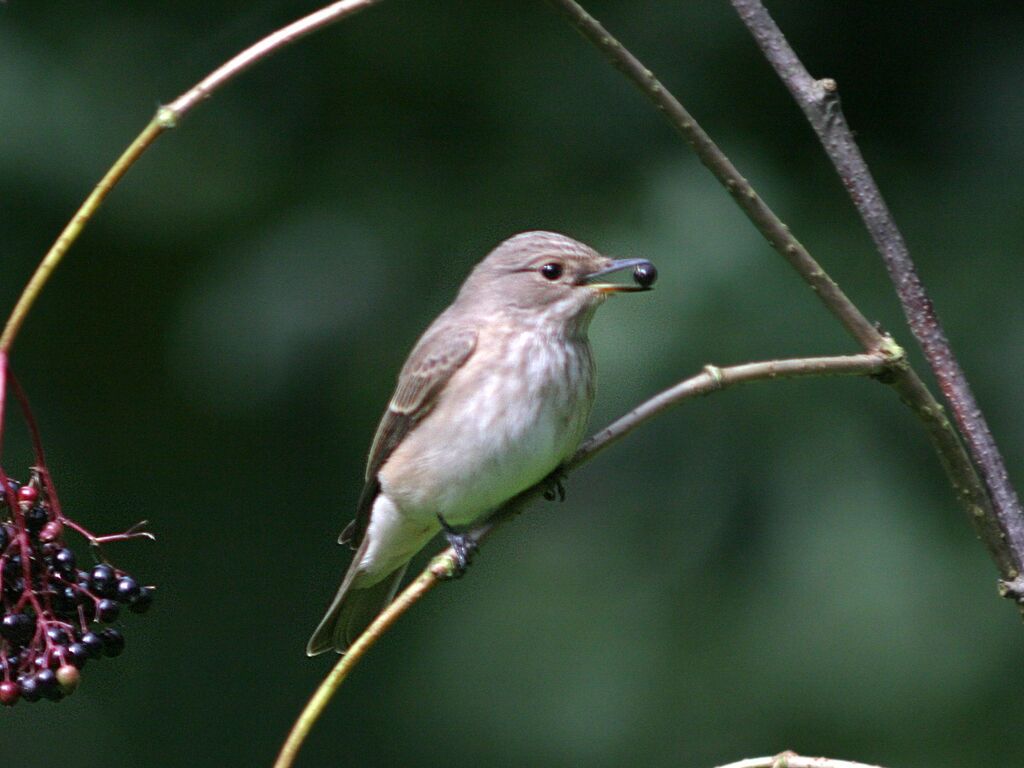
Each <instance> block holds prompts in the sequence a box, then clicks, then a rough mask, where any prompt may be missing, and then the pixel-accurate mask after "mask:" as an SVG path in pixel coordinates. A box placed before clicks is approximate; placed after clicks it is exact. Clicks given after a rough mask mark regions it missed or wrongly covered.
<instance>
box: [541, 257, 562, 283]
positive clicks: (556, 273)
mask: <svg viewBox="0 0 1024 768" xmlns="http://www.w3.org/2000/svg"><path fill="white" fill-rule="evenodd" d="M540 273H541V275H543V276H544V279H545V280H557V279H558V278H560V277H561V276H562V265H561V264H559V263H558V262H557V261H551V262H548V263H547V264H545V265H544V266H543V267H541V268H540Z"/></svg>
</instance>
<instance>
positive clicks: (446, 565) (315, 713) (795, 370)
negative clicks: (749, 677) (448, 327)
mask: <svg viewBox="0 0 1024 768" xmlns="http://www.w3.org/2000/svg"><path fill="white" fill-rule="evenodd" d="M900 363H901V361H900V360H899V359H894V358H893V357H891V356H889V355H886V354H883V353H876V354H864V355H843V356H835V357H810V358H798V359H790V360H768V361H765V362H758V363H747V364H745V365H735V366H729V367H727V368H719V367H717V366H713V365H708V366H705V367H704V370H703V371H702V372H701V373H699V374H697V375H696V376H693V377H691V378H689V379H685V380H684V381H681V382H679V383H678V384H676V385H675V386H673V387H670V388H669V389H666V390H665V391H664V392H661V393H660V394H657V395H655V396H654V397H652V398H650V399H649V400H647V401H645V402H643V403H641V404H640V405H638V406H637V407H636V408H634V409H633V410H632V411H630V412H629V413H627V414H626V415H625V416H622V417H621V418H619V419H618V420H616V421H615V422H613V423H612V424H610V425H609V426H607V427H605V428H604V429H602V430H601V431H599V432H597V433H596V434H594V435H593V436H592V437H591V438H590V439H588V440H587V441H586V442H584V443H583V445H581V446H580V448H579V450H577V451H576V453H575V454H574V455H573V457H572V458H571V459H570V460H569V461H568V462H566V465H565V467H564V469H565V470H567V471H568V470H572V469H575V468H577V467H579V466H581V465H582V464H585V463H586V462H588V461H590V460H591V459H592V458H594V457H595V456H596V455H597V454H598V453H600V452H601V451H603V450H604V449H605V448H607V447H608V446H610V445H612V444H613V443H615V442H617V441H619V440H621V439H622V438H623V437H625V436H626V435H627V434H629V433H630V432H632V431H633V430H634V429H636V428H637V427H638V426H640V425H641V424H643V423H645V422H647V421H650V420H651V419H652V418H654V417H655V416H657V415H658V414H659V413H662V412H663V411H665V410H666V409H667V408H669V407H671V406H673V405H677V404H678V403H681V402H683V401H684V400H688V399H691V398H694V397H698V396H700V395H707V394H711V393H712V392H720V391H722V390H723V389H726V388H727V387H731V386H734V385H737V384H745V383H749V382H753V381H771V380H774V379H797V378H811V377H814V378H820V377H824V376H882V375H884V374H885V373H886V372H888V371H890V370H892V369H893V368H894V367H896V366H898V365H899V364H900ZM546 485H547V483H546V481H542V482H540V483H538V484H537V485H534V486H532V487H531V488H528V489H526V490H525V491H523V492H522V493H520V494H519V495H518V496H516V497H514V498H513V499H511V500H510V501H508V502H507V503H506V504H504V505H503V506H502V507H501V509H499V510H498V511H497V512H496V513H495V514H494V515H492V516H491V517H490V518H489V519H488V520H486V521H485V522H484V523H482V524H480V525H478V526H476V527H475V528H474V529H473V530H472V531H471V534H470V535H472V537H473V539H474V540H475V541H476V542H478V543H479V542H481V541H483V540H484V539H485V538H487V537H488V536H489V535H490V534H491V533H492V532H493V531H494V530H495V529H496V528H497V527H498V526H499V525H500V524H501V523H503V522H504V521H506V520H508V519H509V518H510V517H512V516H514V515H515V514H517V513H518V512H519V511H520V509H521V508H522V507H523V505H525V504H526V503H527V502H529V501H531V500H532V499H534V498H535V497H537V496H539V495H540V494H541V493H542V492H543V491H544V489H545V488H546ZM455 563H456V558H455V551H454V550H453V549H452V548H451V547H448V548H447V549H445V550H443V551H442V552H441V553H440V554H438V555H437V556H436V557H434V558H433V559H432V560H431V561H430V563H429V564H428V565H427V567H426V568H425V569H424V570H423V572H422V573H420V575H419V576H417V577H416V578H415V579H414V580H413V581H412V582H411V583H410V584H409V586H408V587H406V588H405V589H404V590H403V591H402V592H401V594H399V596H398V597H397V598H395V600H394V601H393V602H392V603H391V604H390V605H389V606H388V607H387V608H385V609H384V610H383V611H382V612H381V613H380V614H379V615H378V616H377V618H376V619H374V620H373V623H372V624H370V626H369V627H367V628H366V630H365V631H364V632H363V634H361V635H360V636H359V637H358V639H357V640H356V641H355V643H353V644H352V645H351V646H350V647H349V649H348V650H347V651H346V652H345V655H344V656H342V657H341V658H340V659H339V660H338V662H337V663H336V664H335V665H334V668H333V669H332V670H331V672H330V674H328V675H327V677H325V678H324V679H323V681H321V683H320V685H319V686H318V687H317V689H316V691H315V693H314V694H313V696H312V698H310V700H309V702H308V703H307V704H306V706H305V707H304V708H303V710H302V713H301V714H300V715H299V717H298V719H297V720H296V721H295V724H294V725H293V726H292V729H291V731H289V733H288V738H287V739H286V741H285V743H284V746H283V747H282V748H281V752H280V753H279V754H278V757H277V760H276V761H275V763H274V768H288V767H289V766H291V765H292V763H293V762H294V760H295V757H296V755H297V754H298V752H299V749H300V748H301V747H302V744H303V742H305V740H306V737H307V736H308V735H309V732H310V730H311V729H312V728H313V725H314V724H315V723H316V721H317V720H318V719H319V718H320V715H321V714H323V712H324V710H325V709H326V707H327V704H328V703H329V702H330V700H331V698H332V697H333V696H334V694H335V693H336V692H337V690H338V688H340V687H341V684H342V683H343V682H344V681H345V678H347V677H348V674H349V672H351V671H352V668H353V667H355V665H356V664H357V663H359V661H360V660H361V659H362V658H363V656H364V655H365V654H366V652H367V651H368V650H370V648H371V647H372V646H373V645H374V644H375V643H376V642H377V641H378V640H379V639H380V638H381V636H382V635H383V634H384V633H385V632H386V631H387V630H388V628H390V627H391V625H392V624H394V623H395V622H396V621H397V620H398V619H399V617H401V616H402V615H403V614H404V613H405V612H406V611H408V610H409V609H410V608H411V607H412V606H413V605H415V604H416V603H417V602H418V601H419V600H420V599H421V598H422V597H423V596H424V595H426V594H427V593H428V592H429V591H430V590H431V589H433V588H434V587H436V586H437V585H438V584H439V583H440V582H442V581H444V580H445V579H448V578H451V576H452V574H453V573H455ZM794 768H798V767H797V766H794ZM837 768H843V766H838V767H837Z"/></svg>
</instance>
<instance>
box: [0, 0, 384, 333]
mask: <svg viewBox="0 0 1024 768" xmlns="http://www.w3.org/2000/svg"><path fill="white" fill-rule="evenodd" d="M378 2H380V0H341V2H336V3H332V4H331V5H328V6H326V7H325V8H321V9H320V10H319V11H315V12H313V13H311V14H309V15H308V16H305V17H303V18H301V19H299V20H298V21H296V22H293V23H292V24H289V25H288V26H287V27H284V28H282V29H279V30H278V31H277V32H274V33H272V34H270V35H268V36H267V37H265V38H263V39H262V40H260V41H259V42H258V43H256V44H255V45H252V46H250V47H249V48H246V49H245V50H244V51H242V52H241V53H240V54H238V55H237V56H235V57H234V58H233V59H231V60H230V61H228V62H227V63H225V64H223V65H222V66H220V67H218V68H217V69H215V70H214V71H213V72H212V73H211V74H210V75H208V76H207V77H205V78H204V79H203V80H202V81H200V82H199V83H198V84H196V85H194V86H193V87H192V88H190V89H189V90H187V91H185V93H183V94H182V95H181V96H179V97H178V98H177V99H175V100H174V101H172V102H171V103H170V104H168V105H166V106H163V107H160V109H159V110H157V113H156V115H155V116H154V117H153V119H152V120H150V121H149V123H148V124H147V125H146V127H145V128H143V129H142V133H140V134H139V135H138V136H137V137H136V138H135V140H134V141H132V143H131V144H130V145H129V146H128V148H127V149H126V150H125V151H124V153H123V154H122V155H121V157H119V158H118V159H117V162H115V163H114V164H113V165H112V166H111V167H110V170H108V171H107V172H106V173H105V174H104V175H103V178H102V179H100V182H99V184H97V185H96V187H95V188H94V189H93V191H92V192H91V193H90V194H89V196H88V197H87V198H86V199H85V202H83V203H82V205H81V207H80V208H79V209H78V210H77V211H76V212H75V215H74V216H72V217H71V221H69V222H68V223H67V224H66V225H65V227H64V229H63V230H61V233H60V235H58V237H57V240H56V241H55V242H54V244H53V245H52V246H50V250H49V251H47V252H46V255H45V256H43V259H42V261H40V262H39V266H37V267H36V271H35V272H34V273H33V274H32V277H31V278H30V279H29V281H28V284H27V285H26V286H25V288H24V290H23V291H22V292H21V296H20V297H19V298H18V302H17V304H15V306H14V309H13V310H12V311H11V314H10V316H9V317H8V319H7V323H6V324H5V325H4V329H3V332H2V333H0V352H3V353H9V352H10V349H11V346H12V345H13V344H14V339H15V338H16V337H17V335H18V331H20V330H21V326H22V324H23V323H24V322H25V318H26V317H27V316H28V313H29V310H31V309H32V305H33V304H35V302H36V299H37V298H39V294H40V293H42V290H43V288H44V287H45V286H46V283H47V281H48V280H49V279H50V275H51V274H52V273H53V271H54V270H55V269H56V268H57V267H58V266H59V265H60V263H61V261H62V260H63V259H64V256H65V254H66V253H67V252H68V249H70V248H71V246H72V244H73V243H74V242H75V240H77V239H78V236H79V235H80V234H81V232H82V230H83V229H85V225H86V224H88V223H89V221H90V220H91V219H92V217H93V215H94V214H95V213H96V211H97V210H98V209H99V207H100V206H101V205H102V204H103V201H104V200H106V199H107V195H109V194H110V192H111V190H113V188H114V187H115V186H116V185H117V183H118V182H119V181H120V180H121V179H122V178H123V177H124V175H125V174H126V173H127V172H128V169H129V168H131V167H132V165H134V164H135V161H136V160H138V159H139V157H141V156H142V153H143V152H145V151H146V149H148V148H149V146H150V145H151V144H152V143H153V142H154V141H156V139H157V138H158V137H159V136H160V134H162V133H163V132H164V131H166V130H167V129H169V128H174V127H175V126H176V125H177V124H178V121H180V120H181V118H182V117H184V116H185V114H186V113H188V112H189V111H191V110H192V108H193V107H195V106H196V105H197V104H198V103H199V102H201V101H202V100H203V99H205V98H208V97H209V96H210V95H211V94H212V93H213V92H214V91H215V90H217V89H218V88H220V87H221V86H223V85H224V84H225V83H227V82H229V81H230V80H232V79H234V78H235V77H237V76H238V75H240V74H241V73H242V72H244V71H245V70H247V69H248V68H249V67H251V66H252V65H253V64H255V63H256V62H258V61H260V60H262V59H265V58H267V57H268V56H270V55H271V54H272V53H275V52H277V51H279V50H281V49H282V48H284V47H285V46H287V45H288V44H290V43H293V42H295V41H296V40H298V39H299V38H301V37H305V36H306V35H308V34H310V33H312V32H315V31H317V30H320V29H323V28H324V27H326V26H328V25H329V24H333V23H334V22H336V21H340V20H341V19H343V18H345V17H346V16H351V15H352V14H353V13H355V12H357V11H361V10H362V9H363V8H368V7H369V6H371V5H374V4H375V3H378Z"/></svg>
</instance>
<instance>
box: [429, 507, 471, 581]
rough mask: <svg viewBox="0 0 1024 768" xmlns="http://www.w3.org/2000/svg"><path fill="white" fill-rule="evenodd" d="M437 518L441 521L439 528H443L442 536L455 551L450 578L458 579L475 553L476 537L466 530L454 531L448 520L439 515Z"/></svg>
mask: <svg viewBox="0 0 1024 768" xmlns="http://www.w3.org/2000/svg"><path fill="white" fill-rule="evenodd" d="M437 519H438V520H439V521H440V522H441V528H442V530H444V537H445V539H447V541H448V545H449V546H450V547H451V548H452V551H453V552H454V553H455V571H454V573H452V578H453V579H460V578H462V576H463V574H465V573H466V569H467V568H469V561H470V560H472V558H473V555H474V554H475V553H476V550H477V543H476V539H475V538H473V534H472V533H469V532H468V531H467V532H466V533H459V532H458V531H456V530H455V529H454V528H452V527H451V526H450V525H448V521H447V520H445V519H444V518H443V517H441V515H438V516H437Z"/></svg>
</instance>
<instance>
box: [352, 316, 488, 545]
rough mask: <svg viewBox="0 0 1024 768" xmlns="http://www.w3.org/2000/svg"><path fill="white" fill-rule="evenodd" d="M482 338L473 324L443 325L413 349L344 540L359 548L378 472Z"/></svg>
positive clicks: (376, 440)
mask: <svg viewBox="0 0 1024 768" xmlns="http://www.w3.org/2000/svg"><path fill="white" fill-rule="evenodd" d="M476 340H477V333H476V330H475V329H473V328H466V327H461V328H452V327H450V326H440V327H438V328H436V329H431V330H430V331H428V332H427V333H426V334H425V335H424V336H423V338H422V339H421V340H420V342H419V343H418V344H417V345H416V347H415V349H413V351H412V353H411V354H410V355H409V359H408V360H407V361H406V363H405V365H404V366H403V367H402V372H401V373H400V374H399V375H398V386H397V387H396V388H395V394H394V395H393V396H392V398H391V402H390V403H389V404H388V409H387V411H386V412H385V413H384V418H383V419H381V422H380V426H378V427H377V434H376V435H375V436H374V438H373V446H372V447H371V448H370V457H369V459H368V460H367V463H366V485H365V486H363V492H362V494H361V495H360V497H359V503H358V504H357V506H356V517H355V519H354V520H353V521H352V522H351V523H349V525H348V526H346V528H345V530H344V531H342V533H341V537H340V538H339V541H341V542H342V543H344V544H348V545H350V546H352V547H358V546H359V543H360V541H361V540H362V538H363V534H364V533H366V527H367V526H368V525H369V523H370V511H371V509H372V508H373V502H374V500H375V499H376V498H377V494H378V493H379V492H380V481H379V480H378V479H377V473H378V472H379V471H380V469H381V467H383V466H384V463H385V462H386V461H387V460H388V457H389V456H391V454H392V452H393V451H394V450H395V448H396V447H397V446H398V444H399V443H400V442H402V439H403V438H404V437H405V436H406V435H407V434H409V432H410V431H411V430H412V429H413V428H414V427H415V426H416V424H418V423H419V422H420V421H422V420H423V418H424V417H426V415H427V414H429V413H430V411H431V410H432V409H433V407H434V404H435V403H436V402H437V396H438V395H439V394H440V392H441V390H443V389H444V386H445V384H447V383H448V380H449V379H451V377H452V374H454V373H455V371H457V370H458V369H459V368H461V367H462V366H463V365H465V363H466V361H467V360H468V359H469V358H470V356H471V355H472V354H473V351H474V350H475V349H476Z"/></svg>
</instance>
